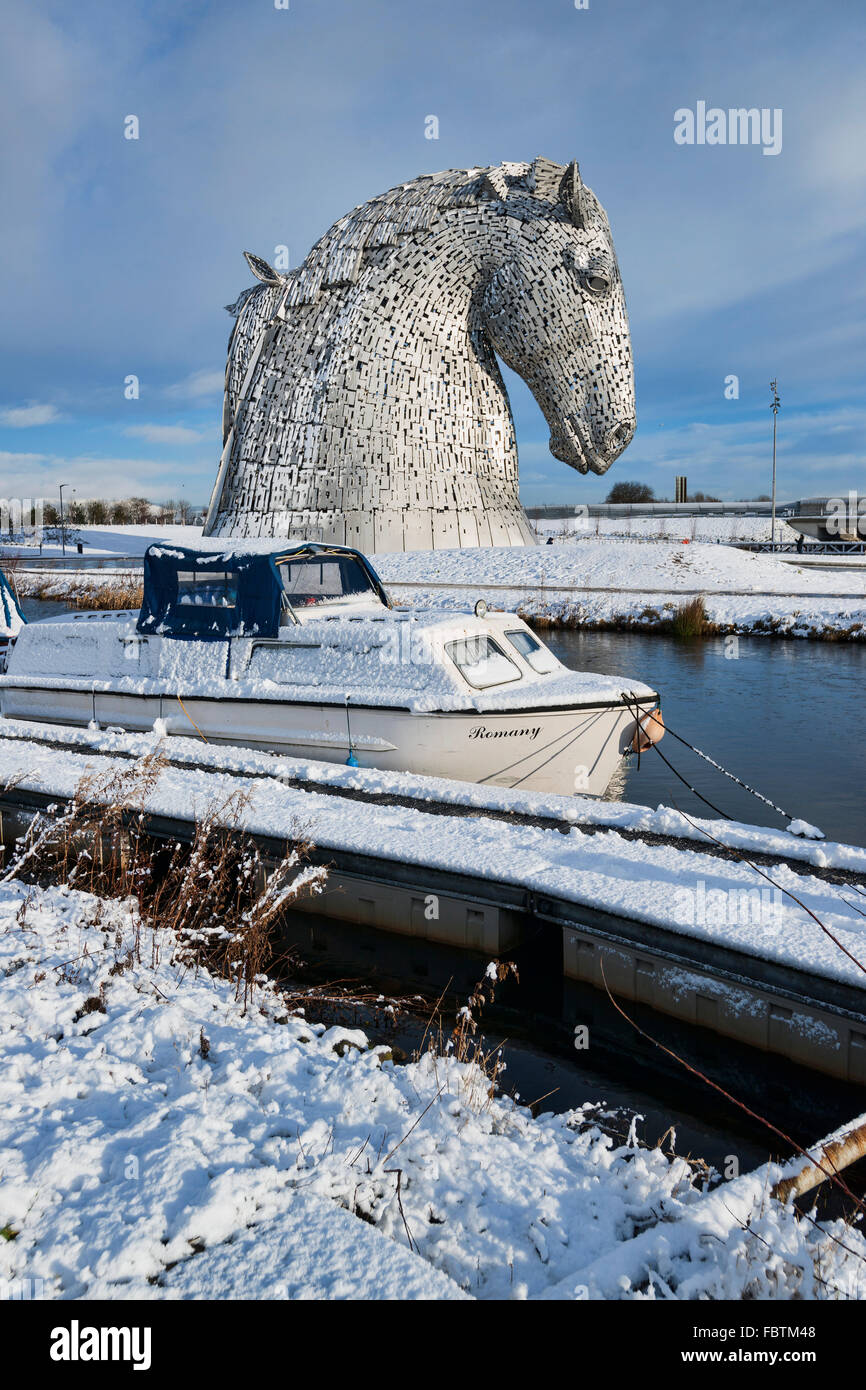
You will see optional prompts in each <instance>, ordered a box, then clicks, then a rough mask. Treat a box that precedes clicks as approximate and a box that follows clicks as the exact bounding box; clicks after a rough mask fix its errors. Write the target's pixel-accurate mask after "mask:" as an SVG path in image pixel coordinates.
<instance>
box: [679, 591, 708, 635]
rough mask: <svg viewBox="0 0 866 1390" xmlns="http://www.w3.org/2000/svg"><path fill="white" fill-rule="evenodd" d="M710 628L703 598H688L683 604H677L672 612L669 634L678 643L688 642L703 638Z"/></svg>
mask: <svg viewBox="0 0 866 1390" xmlns="http://www.w3.org/2000/svg"><path fill="white" fill-rule="evenodd" d="M709 628H710V624H709V622H708V620H707V609H706V605H705V603H704V600H703V598H702V597H701V596H700V595H699V596H698V597H697V598H690V599H688V600H687V601H686V602H685V603H681V604H679V606H678V607H677V608H676V609H675V610H674V615H673V617H672V618H671V625H670V632H671V635H672V636H673V637H677V638H679V640H680V641H688V640H690V639H692V638H694V637H704V636H706V635H707V632H708V630H709Z"/></svg>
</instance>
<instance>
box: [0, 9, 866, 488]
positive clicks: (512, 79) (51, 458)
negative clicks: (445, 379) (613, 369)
mask: <svg viewBox="0 0 866 1390" xmlns="http://www.w3.org/2000/svg"><path fill="white" fill-rule="evenodd" d="M2 14H3V20H2V22H3V30H4V34H5V40H6V41H5V43H4V45H3V48H2V55H0V109H2V118H3V130H4V138H3V140H2V142H0V188H2V192H3V204H4V209H5V211H4V217H3V219H2V224H0V244H2V265H3V267H4V271H5V275H4V283H3V294H2V303H3V310H4V312H3V323H2V330H0V333H2V344H0V352H2V375H0V475H2V476H0V492H2V494H4V495H6V496H8V497H12V496H38V495H41V496H46V497H51V496H56V486H57V483H58V482H67V483H69V484H70V486H74V487H75V488H76V489H77V494H78V496H79V497H91V496H103V497H117V496H123V495H126V494H129V493H138V494H143V495H148V496H150V497H152V498H154V499H157V500H162V499H164V498H166V497H177V496H181V495H184V496H186V497H187V498H188V499H190V500H192V501H195V502H197V501H204V500H206V499H207V497H208V495H209V493H210V487H211V483H212V480H213V475H214V472H215V468H216V463H217V459H218V456H219V450H220V412H221V384H222V377H223V370H224V363H225V347H226V341H227V336H228V332H229V329H230V327H231V320H230V319H229V317H228V315H227V314H226V313H225V311H224V309H223V307H222V306H223V305H225V304H228V303H231V302H232V301H233V300H234V299H235V298H236V296H237V293H238V291H239V290H241V289H242V288H244V287H245V286H246V285H248V284H251V283H252V280H251V277H250V275H249V273H248V271H247V269H246V266H245V264H244V262H243V260H242V256H241V253H242V251H243V250H245V249H250V250H253V251H255V252H257V253H258V254H260V255H262V256H265V257H266V258H268V259H270V258H272V257H273V253H274V247H275V246H277V245H280V244H285V245H288V247H289V249H290V254H291V260H292V264H297V263H298V262H299V261H301V260H302V259H303V257H304V256H305V255H306V253H307V251H308V250H309V247H310V246H311V244H312V243H313V241H314V240H315V239H316V238H317V237H318V236H319V235H320V234H321V233H322V232H323V231H324V230H325V229H326V228H327V227H328V226H329V225H330V224H331V223H332V222H333V221H334V220H335V218H337V217H338V216H339V215H340V214H341V213H343V212H345V211H346V210H347V209H349V208H350V207H352V206H354V205H355V204H357V203H360V202H363V201H365V200H366V199H367V198H369V197H372V196H373V195H374V194H376V193H380V192H382V191H383V190H385V189H387V188H389V187H391V186H392V185H394V184H396V183H398V182H401V181H402V180H404V179H406V178H411V177H414V176H415V175H417V174H419V173H422V172H430V171H434V170H436V169H443V168H449V167H469V166H473V165H484V164H489V163H495V162H499V161H501V160H524V159H532V158H533V157H534V156H535V155H538V154H543V155H546V156H548V157H549V158H552V159H557V160H559V161H561V162H563V163H564V162H566V161H568V160H569V159H571V158H577V159H578V160H579V162H580V166H581V170H582V173H583V176H584V179H585V180H586V182H587V183H588V184H589V185H590V186H591V187H592V188H593V189H594V191H595V192H596V193H597V194H598V196H599V198H600V199H601V201H602V203H603V204H604V205H605V207H606V208H607V211H608V214H609V217H610V220H611V225H612V228H613V234H614V239H615V243H616V247H617V252H618V256H619V260H620V266H621V269H622V274H623V280H624V283H625V289H626V296H627V300H628V306H629V314H630V318H631V328H632V340H633V345H634V351H635V362H636V376H637V408H638V430H637V434H636V437H635V439H634V441H633V443H632V444H631V445H630V447H629V448H628V450H627V451H626V453H625V454H624V455H623V456H622V457H621V459H620V460H619V461H618V462H617V463H616V464H615V465H614V467H613V469H612V470H611V472H610V473H608V474H607V475H606V476H605V477H603V478H596V477H592V476H590V477H589V478H583V477H581V476H579V475H578V474H577V473H574V472H573V471H572V470H570V469H569V468H568V467H567V466H566V465H564V464H562V463H559V462H558V461H557V460H555V459H553V458H552V457H551V456H550V454H549V452H548V448H547V437H548V432H547V429H546V426H545V424H544V420H543V418H542V416H541V413H540V411H539V410H538V408H537V407H536V405H535V403H534V401H533V400H532V397H531V395H530V394H529V392H528V390H527V389H526V388H525V386H524V385H523V383H522V382H521V381H519V379H517V378H515V377H514V376H513V375H511V374H507V381H508V386H509V392H510V394H511V400H512V406H513V409H514V413H515V419H516V424H517V433H518V444H519V450H520V475H521V493H522V496H523V498H524V501H526V502H529V503H532V502H542V501H551V502H552V501H566V502H574V503H577V502H581V501H594V500H599V499H601V498H603V497H604V495H605V493H606V492H607V490H608V488H609V487H610V485H611V483H612V482H614V481H616V480H617V479H622V478H638V479H640V480H642V481H646V482H648V483H649V484H650V485H651V486H652V487H654V489H655V490H656V492H657V493H658V494H661V495H672V492H673V479H674V475H675V474H676V473H680V472H683V473H686V474H687V475H688V478H689V484H690V487H691V488H692V489H696V488H702V489H703V490H705V491H710V492H712V493H715V494H717V495H719V496H721V497H738V496H743V495H748V496H753V495H755V494H757V493H760V492H765V491H767V490H768V489H769V462H770V436H771V418H772V417H771V414H770V411H769V400H770V394H769V381H770V378H771V377H772V376H777V377H778V379H779V389H780V393H781V396H782V413H781V415H780V417H779V425H780V434H779V492H780V496H782V497H794V496H802V495H809V494H812V493H836V492H837V491H839V490H847V489H848V488H853V487H856V488H858V489H861V488H866V467H864V455H866V440H864V432H866V401H864V393H863V383H864V375H866V374H864V365H866V344H864V320H866V314H864V308H866V305H864V300H866V276H864V269H866V238H864V225H866V138H864V132H866V81H864V71H866V62H864V59H866V53H864V39H866V8H864V6H863V5H862V0H834V3H833V4H832V5H829V6H825V5H819V4H815V3H812V2H811V0H810V3H802V0H765V3H763V4H761V5H760V6H758V5H756V4H755V3H740V2H739V0H729V3H727V4H725V5H719V4H716V3H708V2H707V0H644V2H643V3H638V0H589V8H588V9H585V10H578V9H576V8H575V4H574V0H534V2H533V3H531V2H530V0H438V2H437V3H436V4H426V3H418V2H417V0H415V3H412V2H411V0H290V7H289V9H287V10H277V9H276V8H275V7H274V3H273V0H243V3H241V0H234V2H233V3H221V2H220V0H217V2H216V3H213V2H211V3H204V0H183V3H182V4H178V2H177V0H148V3H132V2H130V0H127V3H124V4H121V5H118V4H117V3H116V0H110V3H102V2H101V0H93V2H91V0H78V3H77V4H76V5H75V6H71V5H69V4H68V3H66V0H63V2H62V3H52V0H43V2H42V3H40V2H39V0H31V3H29V4H26V3H23V0H22V3H20V4H17V5H16V4H8V3H6V0H4V2H3V4H2ZM698 101H705V102H706V103H707V105H708V106H710V107H712V106H716V107H721V108H723V109H728V108H730V107H740V106H746V107H758V108H764V107H766V108H771V109H774V108H781V110H782V113H783V125H782V130H783V140H782V149H781V152H780V153H779V154H778V155H776V156H767V155H764V154H763V152H762V150H761V148H760V147H759V146H751V145H748V146H741V145H728V146H710V145H691V146H685V145H677V144H676V143H675V142H674V138H673V132H674V112H675V111H676V110H678V109H679V108H692V109H694V108H695V107H696V104H697V102H698ZM130 114H134V115H137V116H138V118H139V121H140V138H139V139H138V140H137V141H132V140H125V139H124V138H123V126H124V118H125V117H126V116H127V115H130ZM431 114H433V115H436V116H437V117H438V120H439V139H438V140H428V139H425V117H426V116H428V115H431ZM129 374H135V375H136V376H138V378H139V379H140V382H141V393H140V397H139V399H138V400H126V399H125V398H124V389H123V383H124V378H125V377H126V376H127V375H129ZM730 374H736V375H737V376H738V378H739V398H738V399H736V400H726V399H725V395H724V388H725V378H726V376H728V375H730ZM67 496H68V493H67Z"/></svg>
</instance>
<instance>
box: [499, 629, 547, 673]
mask: <svg viewBox="0 0 866 1390" xmlns="http://www.w3.org/2000/svg"><path fill="white" fill-rule="evenodd" d="M505 636H506V637H507V638H508V640H509V642H510V643H511V645H512V647H513V648H514V650H515V651H516V652H519V653H520V655H521V656H522V657H523V660H524V661H526V662H528V664H529V665H530V666H531V667H532V669H533V671H537V672H538V674H539V675H540V676H546V675H547V674H548V672H549V671H554V670H555V669H556V657H555V656H554V655H553V652H551V651H548V649H547V647H544V646H542V644H541V643H540V642H538V641H536V639H535V638H534V637H533V635H532V633H531V632H524V631H523V629H522V628H518V629H516V631H514V632H506V634H505Z"/></svg>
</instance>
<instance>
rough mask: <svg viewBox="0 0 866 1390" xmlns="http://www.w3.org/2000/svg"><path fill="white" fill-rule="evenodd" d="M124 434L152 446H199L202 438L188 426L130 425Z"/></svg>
mask: <svg viewBox="0 0 866 1390" xmlns="http://www.w3.org/2000/svg"><path fill="white" fill-rule="evenodd" d="M123 433H124V434H128V435H131V436H133V438H136V439H146V440H147V441H148V443H150V444H197V443H198V442H199V440H200V439H201V438H202V435H201V434H200V433H199V431H198V430H191V429H190V428H189V427H188V426H187V425H130V426H129V427H128V428H127V429H125V430H124V431H123Z"/></svg>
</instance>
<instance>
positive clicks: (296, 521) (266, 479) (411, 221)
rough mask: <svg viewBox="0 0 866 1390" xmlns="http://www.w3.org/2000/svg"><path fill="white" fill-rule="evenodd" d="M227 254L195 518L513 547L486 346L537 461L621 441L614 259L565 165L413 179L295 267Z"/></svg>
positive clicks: (215, 526)
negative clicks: (218, 414)
mask: <svg viewBox="0 0 866 1390" xmlns="http://www.w3.org/2000/svg"><path fill="white" fill-rule="evenodd" d="M247 261H248V264H249V265H250V267H251V269H252V271H253V273H254V275H255V276H256V278H257V279H258V281H259V284H257V285H255V286H252V287H251V288H249V289H248V290H246V291H244V292H243V293H242V294H241V296H240V297H239V298H238V300H237V301H236V303H235V304H233V305H232V306H230V312H231V313H233V314H235V315H236V323H235V327H234V330H233V333H232V336H231V339H230V342H229V355H228V365H227V371H226V394H225V405H224V444H225V447H224V452H223V458H222V460H221V464H220V470H219V474H218V477H217V482H216V485H215V488H214V496H213V498H212V502H211V508H210V511H209V514H208V522H207V526H206V533H207V534H212V533H213V534H225V533H228V532H233V533H236V534H237V533H240V534H245V535H261V534H264V535H291V536H306V537H308V538H310V539H316V540H334V541H339V542H340V543H346V544H356V545H358V546H359V547H360V548H362V549H366V550H370V551H375V550H383V549H398V550H399V549H418V548H428V547H432V546H440V547H441V546H447V545H467V544H468V545H479V544H481V545H484V544H529V543H532V540H533V536H532V532H531V529H530V527H529V524H528V522H527V520H526V517H525V515H524V513H523V510H522V508H521V506H520V502H519V498H518V493H517V451H516V445H515V442H514V428H513V422H512V419H511V412H510V408H509V405H508V400H507V396H506V393H505V388H504V384H503V382H502V378H501V374H500V372H499V367H498V364H497V361H496V354H497V353H499V355H500V356H501V357H502V358H503V360H505V361H506V363H508V365H509V366H513V367H514V368H515V370H517V371H518V372H519V373H520V375H522V376H523V377H524V379H525V380H526V381H527V383H528V384H529V386H530V387H531V389H532V390H533V393H534V394H535V396H536V399H537V400H538V402H539V405H540V406H541V408H542V410H543V411H544V413H545V415H546V417H547V419H548V422H549V423H550V425H551V450H552V451H553V452H554V453H555V454H556V456H557V457H560V458H563V459H564V460H565V461H566V462H568V463H570V464H572V466H574V467H576V468H578V469H579V470H580V471H583V472H585V471H587V469H592V470H593V471H597V472H602V471H604V470H605V469H606V468H607V467H609V465H610V463H611V462H612V461H613V458H615V457H616V455H617V454H618V453H619V452H621V450H622V448H624V447H625V445H626V444H627V443H628V440H629V439H630V438H631V434H632V433H633V429H634V396H633V384H632V375H631V358H630V344H629V335H628V322H627V318H626V314H625V303H624V299H623V296H622V289H621V284H620V282H619V273H618V267H617V264H616V257H615V254H614V251H613V245H612V241H611V238H610V229H609V227H608V223H607V218H606V216H605V213H604V210H603V209H602V208H601V206H600V204H599V203H598V201H597V200H596V199H595V197H594V195H593V194H592V193H591V192H590V190H589V189H587V188H586V187H585V186H584V185H583V184H582V182H581V179H580V174H579V171H578V169H577V165H576V164H571V165H569V166H568V167H567V168H565V167H564V166H562V165H558V164H555V163H553V162H552V161H550V160H544V159H537V160H535V161H534V162H533V163H532V164H531V165H530V164H503V165H500V166H493V167H491V168H488V169H469V170H446V171H445V172H444V173H440V174H434V175H423V176H421V177H420V178H417V179H413V180H411V181H410V182H408V183H403V184H400V185H398V186H397V187H396V188H393V189H391V190H389V191H388V192H387V193H384V194H382V195H380V196H378V197H376V198H373V199H371V200H370V201H369V202H367V203H364V204H362V205H360V206H359V207H356V208H354V209H353V210H352V211H351V212H349V213H347V214H346V215H345V216H343V217H341V218H339V219H338V220H337V221H336V222H335V223H334V224H333V226H332V227H330V228H329V230H328V231H327V232H326V233H325V235H324V236H323V237H322V238H321V239H320V240H319V241H318V242H317V243H316V245H315V246H314V247H313V248H312V250H311V251H310V253H309V255H308V256H307V257H306V259H305V261H304V263H303V265H301V266H300V267H299V268H298V269H297V270H293V271H290V272H288V273H285V274H281V273H279V272H277V271H274V270H272V269H271V267H270V266H269V265H268V264H267V262H265V261H262V260H260V259H259V258H258V257H255V256H252V255H250V254H249V253H248V254H247ZM593 282H594V288H593Z"/></svg>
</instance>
